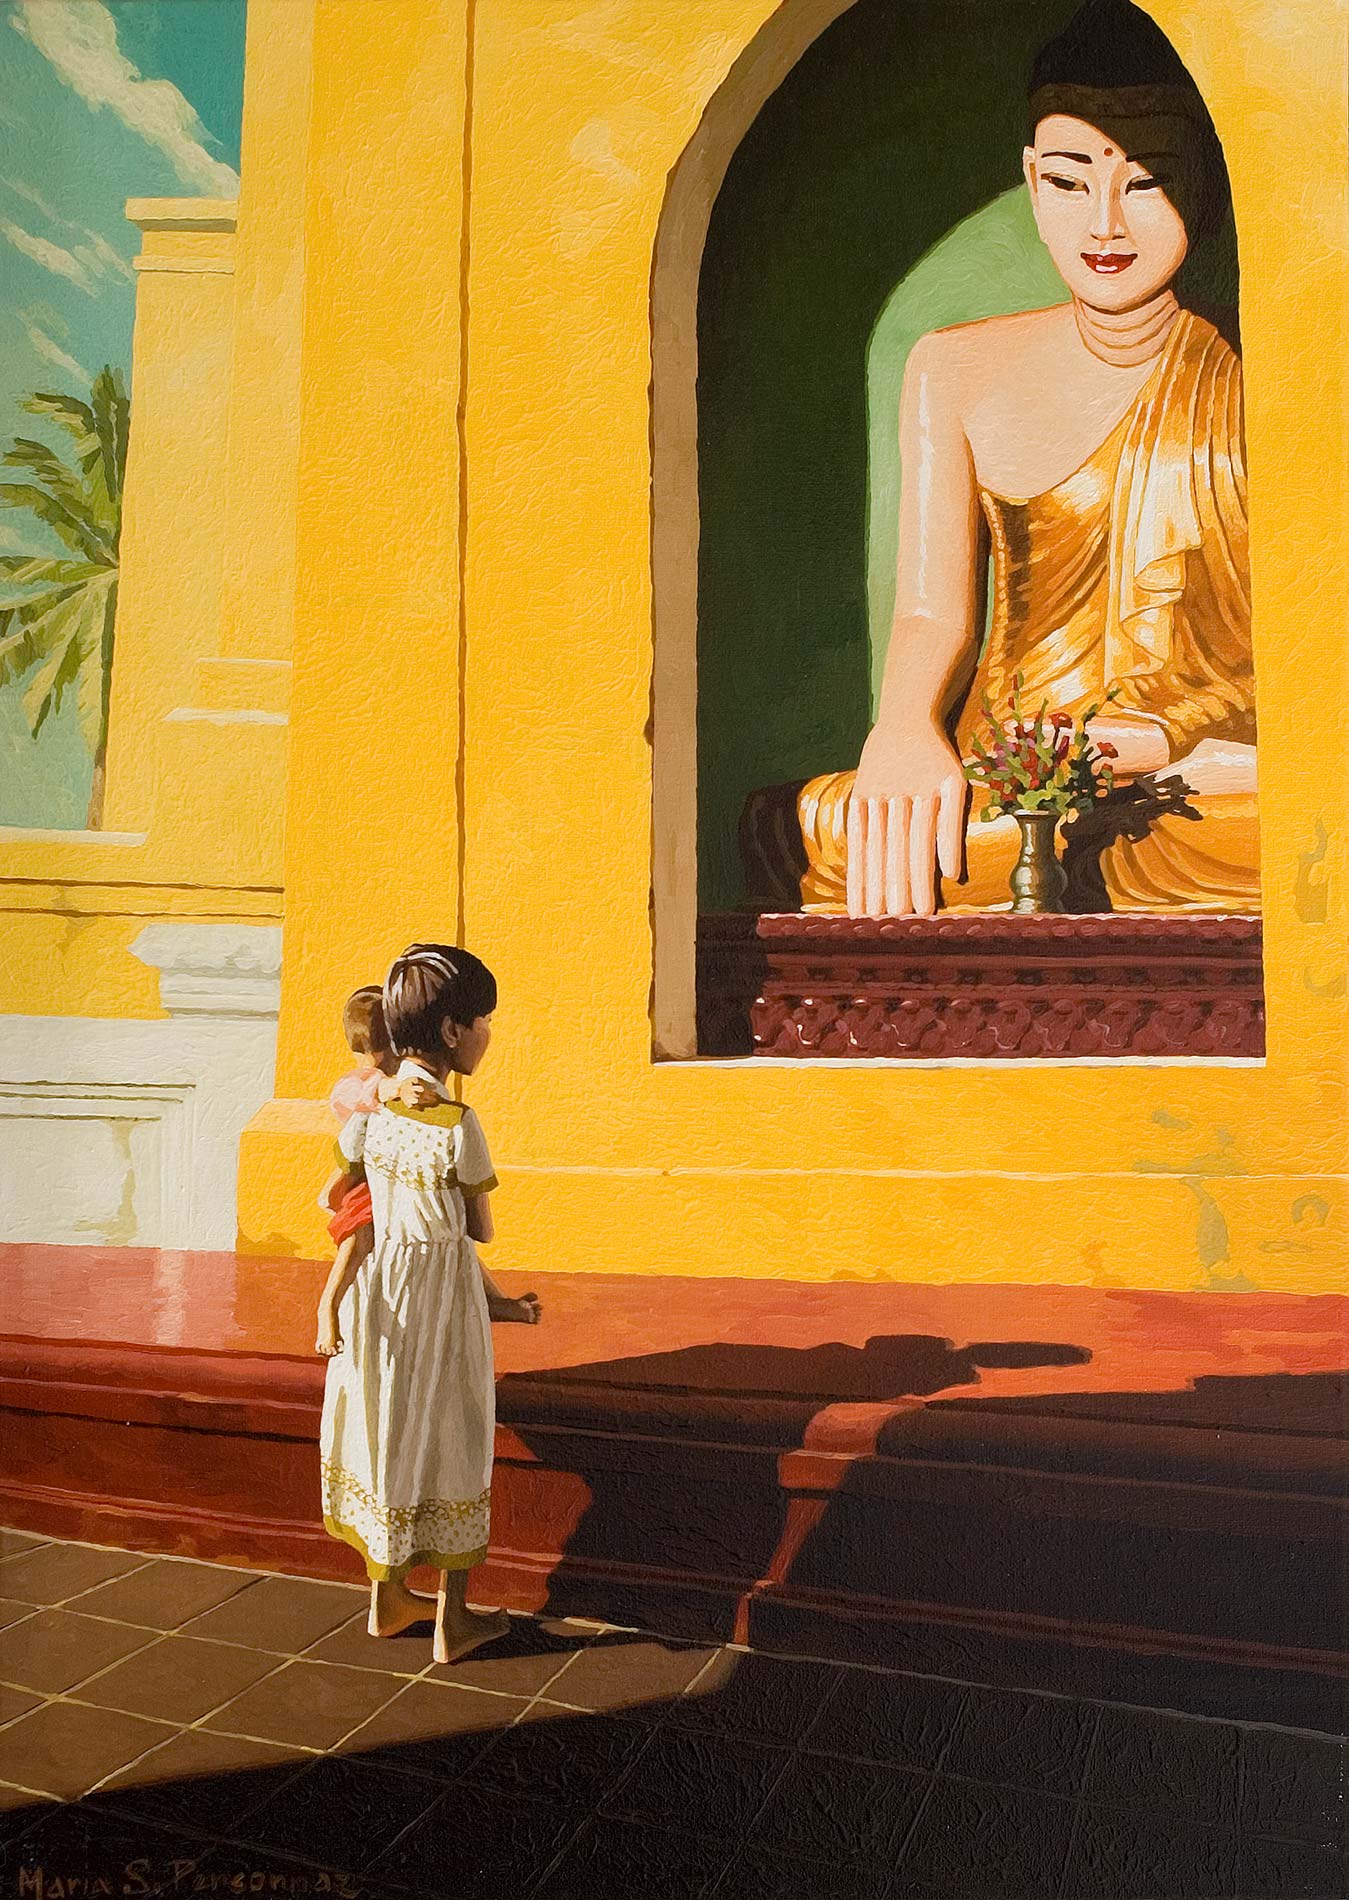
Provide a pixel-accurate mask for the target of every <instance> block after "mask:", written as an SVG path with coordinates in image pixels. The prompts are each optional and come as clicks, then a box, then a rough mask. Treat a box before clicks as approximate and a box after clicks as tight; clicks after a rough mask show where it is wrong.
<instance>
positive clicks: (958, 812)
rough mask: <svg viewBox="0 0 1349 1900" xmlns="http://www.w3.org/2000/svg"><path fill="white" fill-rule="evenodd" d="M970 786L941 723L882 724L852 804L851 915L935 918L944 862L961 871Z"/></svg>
mask: <svg viewBox="0 0 1349 1900" xmlns="http://www.w3.org/2000/svg"><path fill="white" fill-rule="evenodd" d="M967 796H968V787H967V785H966V782H965V774H964V772H963V770H962V769H961V764H960V759H959V757H958V755H957V753H956V751H955V748H954V747H953V746H952V745H951V742H950V740H949V739H948V738H947V737H946V734H945V733H944V732H943V731H942V730H941V729H940V728H939V727H937V726H933V725H927V724H925V725H922V726H919V727H916V728H904V729H900V730H894V729H891V728H889V727H885V726H877V727H876V728H875V729H874V730H873V732H872V733H871V736H870V737H869V738H868V740H867V742H866V744H865V746H864V747H863V748H862V757H861V761H860V763H859V765H858V767H857V783H856V785H855V786H854V788H853V795H852V798H851V800H850V801H849V805H848V915H849V916H850V917H907V916H910V915H913V914H917V915H918V916H920V917H930V916H931V915H932V914H933V912H934V911H935V910H936V908H937V876H936V872H937V866H938V864H940V867H941V871H942V875H943V876H945V877H950V878H956V877H959V875H960V860H961V846H962V844H963V842H964V835H965V806H966V801H967Z"/></svg>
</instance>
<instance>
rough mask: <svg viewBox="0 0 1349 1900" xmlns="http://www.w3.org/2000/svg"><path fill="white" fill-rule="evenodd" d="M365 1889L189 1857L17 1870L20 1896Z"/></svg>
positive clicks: (320, 1876) (74, 1898)
mask: <svg viewBox="0 0 1349 1900" xmlns="http://www.w3.org/2000/svg"><path fill="white" fill-rule="evenodd" d="M368 1891H369V1889H368V1888H366V1887H363V1886H362V1885H361V1883H360V1882H359V1881H358V1880H356V1879H355V1878H354V1877H353V1876H352V1875H350V1874H341V1873H322V1872H320V1871H318V1870H317V1869H308V1868H304V1867H296V1868H294V1869H290V1870H287V1871H285V1872H282V1871H279V1870H278V1869H276V1868H272V1867H268V1868H261V1867H249V1866H247V1865H242V1864H241V1865H239V1866H237V1867H235V1866H230V1865H228V1864H226V1865H223V1866H220V1867H203V1868H201V1869H200V1871H198V1868H197V1864H196V1862H195V1861H191V1860H163V1861H156V1860H150V1859H144V1860H129V1861H126V1862H125V1863H124V1864H123V1865H122V1866H120V1867H118V1868H115V1869H113V1870H110V1871H109V1872H107V1873H101V1874H92V1873H72V1872H68V1871H67V1870H66V1869H64V1868H61V1867H47V1866H44V1865H43V1864H42V1863H41V1862H38V1864H37V1865H36V1866H34V1867H21V1868H20V1869H19V1887H18V1893H19V1900H96V1896H99V1895H104V1896H107V1897H108V1900H113V1897H114V1896H115V1897H116V1900H128V1896H141V1895H152V1894H172V1895H176V1896H181V1895H187V1894H220V1895H222V1896H223V1895H227V1894H249V1895H251V1894H263V1895H266V1894H273V1895H277V1896H279V1900H292V1896H295V1897H297V1900H298V1897H300V1896H303V1897H304V1900H308V1896H310V1895H318V1894H326V1895H329V1896H331V1900H362V1897H363V1896H364V1895H365V1894H366V1893H368Z"/></svg>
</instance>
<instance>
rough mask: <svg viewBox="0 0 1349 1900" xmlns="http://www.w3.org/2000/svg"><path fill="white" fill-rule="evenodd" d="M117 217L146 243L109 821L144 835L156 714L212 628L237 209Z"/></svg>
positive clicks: (146, 210)
mask: <svg viewBox="0 0 1349 1900" xmlns="http://www.w3.org/2000/svg"><path fill="white" fill-rule="evenodd" d="M127 217H128V218H129V219H130V221H131V222H132V223H133V224H134V225H135V226H136V228H137V229H138V230H139V231H140V232H141V234H142V239H143V244H142V250H141V254H140V256H139V257H138V258H137V259H136V326H135V331H134V354H133V359H132V377H131V383H132V390H133V394H134V406H133V410H132V421H131V433H130V442H129V451H128V458H127V482H126V495H125V499H124V503H123V522H122V542H121V575H120V579H119V583H118V611H117V647H116V664H115V666H114V669H113V681H112V704H111V709H110V720H109V734H108V790H107V799H106V807H105V821H106V824H107V828H108V830H110V831H145V832H151V831H154V830H156V826H155V816H156V811H155V808H156V803H157V792H158V789H159V787H160V786H161V784H162V780H163V771H162V761H161V757H160V745H159V742H160V740H161V739H162V737H163V733H162V725H163V721H164V720H165V719H166V718H167V717H168V716H169V715H170V714H171V713H172V712H173V711H174V709H175V708H176V707H179V706H182V705H184V704H185V703H186V702H187V699H188V695H189V693H190V689H191V686H192V681H193V675H194V669H195V666H196V662H197V661H198V660H199V659H200V658H201V657H202V655H203V654H206V653H209V652H211V651H213V649H214V647H215V645H216V642H217V638H218V632H219V624H220V577H221V562H222V552H223V535H222V526H223V521H224V513H225V494H226V488H227V460H226V443H227V439H228V438H227V425H226V415H227V407H228V401H229V376H230V355H231V344H232V329H233V316H234V231H235V207H234V205H233V204H232V203H228V202H225V201H224V200H219V199H212V198H205V199H201V198H133V199H132V200H131V201H130V202H129V203H128V205H127Z"/></svg>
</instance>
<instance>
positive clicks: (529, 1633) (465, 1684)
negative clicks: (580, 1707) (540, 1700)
mask: <svg viewBox="0 0 1349 1900" xmlns="http://www.w3.org/2000/svg"><path fill="white" fill-rule="evenodd" d="M592 1641H593V1633H592V1632H590V1631H586V1630H578V1629H575V1628H573V1627H571V1626H569V1625H568V1624H566V1623H563V1622H561V1621H560V1620H555V1619H540V1620H536V1619H535V1618H533V1617H529V1616H513V1617H512V1618H511V1627H510V1631H509V1633H508V1634H507V1635H505V1636H503V1637H502V1638H501V1640H500V1642H496V1643H489V1644H487V1645H486V1646H485V1647H484V1648H483V1649H481V1650H480V1651H478V1652H477V1654H475V1655H472V1656H468V1657H466V1658H465V1659H464V1661H463V1662H457V1663H443V1664H437V1665H435V1666H434V1667H433V1668H432V1669H431V1670H430V1672H429V1673H428V1677H427V1680H428V1681H434V1682H451V1683H453V1684H454V1685H455V1687H456V1688H460V1689H491V1690H494V1691H495V1692H496V1693H497V1694H498V1695H520V1696H535V1695H541V1694H543V1693H544V1692H545V1691H548V1690H549V1689H550V1685H551V1684H552V1683H553V1682H554V1681H555V1680H556V1679H557V1677H558V1676H559V1675H560V1674H561V1672H562V1671H563V1670H564V1669H566V1668H567V1666H568V1665H569V1664H570V1662H571V1661H572V1658H573V1657H575V1656H577V1655H579V1654H580V1652H581V1651H582V1650H583V1649H586V1648H587V1647H588V1646H589V1644H590V1643H591V1642H592ZM563 1699H564V1700H565V1698H563Z"/></svg>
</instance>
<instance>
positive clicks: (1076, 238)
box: [1024, 113, 1198, 311]
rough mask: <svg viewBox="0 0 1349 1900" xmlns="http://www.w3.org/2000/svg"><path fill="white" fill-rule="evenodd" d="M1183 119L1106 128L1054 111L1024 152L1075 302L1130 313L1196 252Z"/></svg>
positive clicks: (1194, 180) (1191, 165)
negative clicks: (1188, 219) (1188, 220)
mask: <svg viewBox="0 0 1349 1900" xmlns="http://www.w3.org/2000/svg"><path fill="white" fill-rule="evenodd" d="M1194 148H1195V141H1194V139H1193V136H1192V132H1191V128H1190V126H1189V125H1188V123H1187V122H1186V121H1185V120H1183V119H1172V118H1162V117H1148V118H1146V119H1133V120H1126V119H1124V118H1120V119H1114V118H1113V117H1112V118H1111V120H1110V122H1109V125H1108V128H1107V129H1105V130H1102V129H1101V128H1100V127H1099V126H1095V125H1089V124H1088V123H1087V121H1086V120H1085V119H1073V118H1069V117H1068V116H1067V114H1064V113H1055V114H1053V115H1052V116H1051V117H1049V118H1046V119H1041V121H1040V123H1039V125H1038V126H1037V127H1036V129H1035V143H1034V145H1033V146H1032V145H1028V146H1027V147H1026V151H1025V155H1024V162H1025V172H1026V183H1027V185H1028V186H1029V188H1030V195H1031V205H1032V207H1033V209H1034V212H1035V223H1036V227H1037V229H1038V230H1039V233H1040V236H1041V238H1042V239H1043V240H1044V243H1045V245H1046V247H1047V249H1048V251H1049V255H1050V256H1051V257H1052V258H1053V260H1054V264H1055V267H1056V269H1057V270H1058V272H1059V275H1060V276H1061V277H1062V278H1063V281H1064V283H1065V284H1067V286H1068V288H1069V290H1070V291H1072V293H1073V295H1074V296H1075V297H1078V298H1080V299H1081V300H1082V302H1083V303H1085V304H1088V305H1090V306H1091V308H1093V309H1096V310H1111V311H1126V310H1133V309H1136V308H1137V307H1138V306H1139V305H1141V304H1145V303H1146V302H1147V301H1148V299H1149V298H1151V297H1155V296H1156V295H1157V293H1158V292H1159V291H1162V290H1165V289H1166V287H1167V285H1168V284H1170V283H1171V281H1172V279H1173V278H1174V277H1175V275H1176V272H1177V271H1178V270H1179V269H1180V267H1181V265H1182V263H1183V262H1184V261H1185V253H1186V251H1187V250H1188V249H1189V239H1188V237H1187V235H1186V228H1185V214H1186V213H1187V212H1188V213H1190V214H1191V215H1192V214H1193V209H1194V205H1195V198H1196V192H1197V187H1198V167H1197V162H1196V161H1197V153H1196V151H1195V149H1194Z"/></svg>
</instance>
